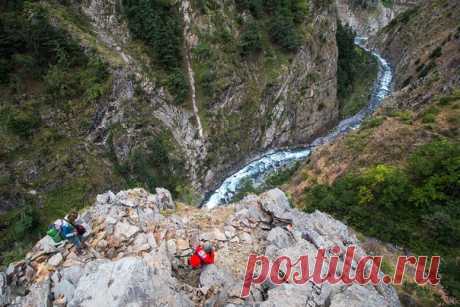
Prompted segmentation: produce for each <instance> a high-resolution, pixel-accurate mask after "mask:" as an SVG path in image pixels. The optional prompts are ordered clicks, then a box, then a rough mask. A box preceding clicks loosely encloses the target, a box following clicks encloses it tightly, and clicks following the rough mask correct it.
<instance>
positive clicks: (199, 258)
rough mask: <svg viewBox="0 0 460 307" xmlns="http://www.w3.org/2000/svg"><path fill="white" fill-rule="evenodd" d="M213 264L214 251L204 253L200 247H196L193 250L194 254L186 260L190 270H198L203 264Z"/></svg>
mask: <svg viewBox="0 0 460 307" xmlns="http://www.w3.org/2000/svg"><path fill="white" fill-rule="evenodd" d="M213 263H214V251H211V252H209V253H206V252H205V251H204V249H203V247H202V246H201V245H198V246H197V248H196V249H195V252H194V253H193V255H192V256H190V258H189V259H188V264H189V265H191V266H192V268H199V267H201V266H202V265H203V264H213Z"/></svg>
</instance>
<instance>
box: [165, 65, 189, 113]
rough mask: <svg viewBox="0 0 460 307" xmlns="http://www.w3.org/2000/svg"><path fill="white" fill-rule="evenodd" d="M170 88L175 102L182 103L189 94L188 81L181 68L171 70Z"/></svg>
mask: <svg viewBox="0 0 460 307" xmlns="http://www.w3.org/2000/svg"><path fill="white" fill-rule="evenodd" d="M168 90H169V91H170V92H171V93H172V94H173V95H174V97H175V99H174V101H175V103H176V104H178V105H180V104H182V103H183V102H184V101H185V100H186V99H187V96H188V94H189V87H188V81H187V78H186V77H185V74H184V72H183V71H182V70H180V69H174V70H173V71H171V73H170V74H169V77H168Z"/></svg>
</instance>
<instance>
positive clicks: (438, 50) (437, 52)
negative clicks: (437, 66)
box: [430, 46, 442, 59]
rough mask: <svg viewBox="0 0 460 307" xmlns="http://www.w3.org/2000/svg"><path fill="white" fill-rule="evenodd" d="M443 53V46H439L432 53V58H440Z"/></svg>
mask: <svg viewBox="0 0 460 307" xmlns="http://www.w3.org/2000/svg"><path fill="white" fill-rule="evenodd" d="M441 55H442V47H440V46H438V47H436V49H434V50H433V52H431V53H430V59H436V58H439V57H440V56H441Z"/></svg>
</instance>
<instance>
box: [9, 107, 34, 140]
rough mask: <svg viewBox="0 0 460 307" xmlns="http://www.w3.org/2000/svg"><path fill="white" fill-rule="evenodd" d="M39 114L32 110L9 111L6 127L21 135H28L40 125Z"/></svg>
mask: <svg viewBox="0 0 460 307" xmlns="http://www.w3.org/2000/svg"><path fill="white" fill-rule="evenodd" d="M40 122H41V120H40V115H39V114H35V113H33V112H32V111H19V110H18V111H15V112H12V113H10V116H9V119H8V122H7V127H8V129H9V130H10V131H11V132H12V133H14V134H16V135H19V136H21V137H25V138H26V137H29V136H31V135H32V134H33V132H34V131H35V130H36V129H38V127H40Z"/></svg>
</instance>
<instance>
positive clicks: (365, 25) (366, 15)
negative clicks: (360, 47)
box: [336, 0, 421, 36]
mask: <svg viewBox="0 0 460 307" xmlns="http://www.w3.org/2000/svg"><path fill="white" fill-rule="evenodd" d="M417 2H421V1H420V0H396V1H392V0H388V1H378V0H364V1H356V0H336V3H337V12H338V15H339V18H340V20H342V22H343V23H346V24H348V25H350V26H351V27H352V28H353V29H354V30H355V31H356V32H357V33H358V35H360V36H372V35H375V34H376V33H377V32H378V31H379V30H380V29H382V28H383V27H385V26H386V25H387V24H389V23H390V22H391V20H392V19H393V18H395V17H396V16H397V15H398V14H400V13H401V12H403V11H405V10H407V9H408V8H411V7H413V6H414V5H415V4H417Z"/></svg>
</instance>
